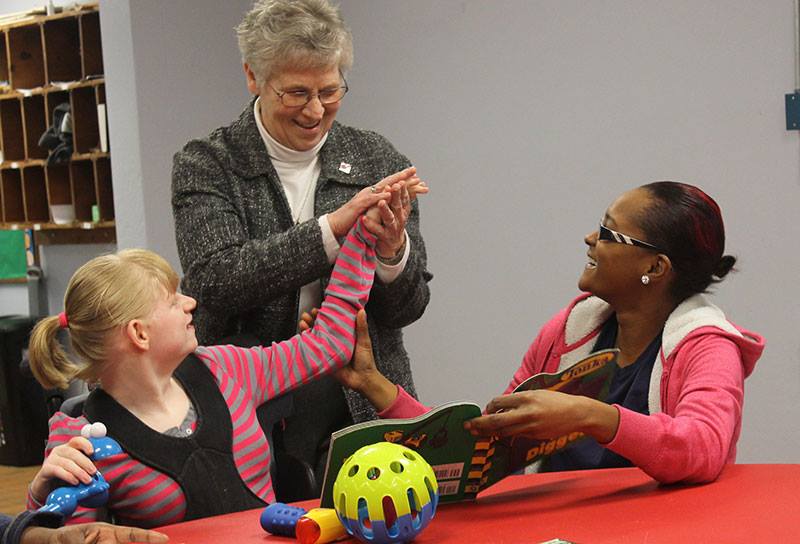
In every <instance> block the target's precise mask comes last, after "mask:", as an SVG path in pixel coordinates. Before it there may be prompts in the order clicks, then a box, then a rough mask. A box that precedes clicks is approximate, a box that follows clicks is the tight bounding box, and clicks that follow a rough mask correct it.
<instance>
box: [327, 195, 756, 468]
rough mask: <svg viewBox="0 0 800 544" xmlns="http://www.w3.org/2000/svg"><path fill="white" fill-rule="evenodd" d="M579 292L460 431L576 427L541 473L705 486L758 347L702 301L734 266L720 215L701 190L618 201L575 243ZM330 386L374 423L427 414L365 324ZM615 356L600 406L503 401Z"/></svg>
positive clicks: (718, 464) (727, 440) (547, 394)
mask: <svg viewBox="0 0 800 544" xmlns="http://www.w3.org/2000/svg"><path fill="white" fill-rule="evenodd" d="M584 240H585V242H586V245H587V246H588V251H587V256H588V262H587V263H586V266H585V268H584V270H583V273H582V274H581V277H580V280H579V281H578V286H579V288H580V289H581V291H584V293H583V294H581V295H580V296H578V297H577V298H576V299H575V300H573V301H572V302H571V303H570V304H569V306H567V307H566V308H565V309H564V310H562V311H561V312H559V313H558V314H557V315H556V316H555V317H554V318H553V319H551V320H550V321H549V322H548V323H547V324H546V325H545V326H544V327H543V328H542V329H541V331H540V332H539V335H538V336H537V337H536V339H535V340H534V342H533V344H532V345H531V346H530V348H529V349H528V352H527V353H526V354H525V357H524V359H523V361H522V365H521V366H520V368H519V369H518V370H517V372H516V373H515V374H514V376H513V378H512V380H511V383H510V384H509V386H508V388H507V389H506V394H505V395H503V396H500V397H497V398H495V399H493V400H492V401H491V402H490V403H489V405H488V406H487V408H486V414H485V415H483V416H481V417H478V418H476V419H473V420H471V421H469V422H467V424H466V427H467V428H468V429H469V430H470V431H471V432H472V433H473V434H478V435H500V436H511V435H519V434H525V435H530V436H533V437H535V438H554V437H558V436H562V435H565V434H568V433H572V432H583V433H585V434H586V435H588V436H589V437H590V439H587V440H583V441H578V442H577V443H576V444H575V445H573V446H570V447H568V448H566V449H564V450H561V451H560V452H557V453H555V454H553V455H552V456H550V457H549V458H548V459H547V460H546V461H545V462H544V463H543V464H542V465H541V466H540V467H538V469H539V470H543V471H556V470H578V469H590V468H610V467H624V466H638V467H640V468H641V469H642V470H644V471H645V472H647V473H648V474H649V475H650V476H652V477H653V478H655V479H657V480H659V481H662V482H678V481H684V482H705V481H711V480H714V479H716V478H717V476H718V475H719V474H720V472H721V471H722V469H723V467H724V466H725V464H726V463H731V462H734V460H735V458H736V442H737V440H738V438H739V433H740V429H741V419H742V405H743V401H744V379H745V377H747V376H748V375H749V374H750V373H751V372H752V371H753V367H754V366H755V363H756V361H757V360H758V358H759V357H760V356H761V352H762V351H763V349H764V340H763V338H762V337H761V336H759V335H758V334H755V333H752V332H750V331H747V330H745V329H742V328H740V327H738V326H736V325H734V324H733V323H731V322H730V321H728V319H727V318H726V317H725V315H724V314H723V312H722V311H721V310H720V309H719V308H717V307H716V306H714V305H713V304H711V303H710V302H709V301H708V300H707V299H706V298H705V297H704V296H703V295H702V293H704V292H706V291H707V289H708V287H709V286H711V285H712V284H714V283H716V282H719V281H721V280H722V279H723V278H724V277H725V276H726V275H727V274H728V272H730V270H731V269H732V268H733V265H734V263H735V261H736V259H735V258H734V257H732V256H730V255H724V254H723V252H724V246H725V232H724V226H723V222H722V215H721V213H720V210H719V207H718V206H717V203H716V202H714V200H713V199H712V198H711V197H709V196H708V195H707V194H705V193H704V192H703V191H701V190H700V189H698V188H697V187H694V186H691V185H687V184H684V183H675V182H668V181H665V182H656V183H650V184H648V185H644V186H642V187H639V188H636V189H633V190H631V191H628V192H626V193H624V194H623V195H622V196H620V197H619V198H617V200H615V201H614V203H613V204H611V206H610V207H609V208H608V210H607V211H606V213H605V215H604V216H603V218H602V220H601V222H600V226H599V229H598V230H596V231H594V232H592V233H590V234H588V235H587V236H586V238H585V239H584ZM360 334H361V335H362V340H361V342H360V348H359V349H357V350H356V357H355V359H354V360H353V362H352V363H351V365H350V366H348V367H345V368H344V369H343V370H342V371H341V372H340V375H339V379H340V380H341V381H342V382H344V383H345V384H346V385H348V386H350V387H352V388H353V389H356V390H357V391H360V392H362V393H363V394H364V395H366V396H367V398H369V399H370V401H371V402H372V403H373V404H374V405H375V406H376V408H377V409H378V410H380V411H381V412H380V415H381V416H382V417H412V416H415V415H419V414H421V413H424V412H425V411H426V410H427V408H426V407H424V406H423V405H421V404H420V403H419V402H417V401H416V400H414V399H413V398H412V397H411V396H410V395H408V394H407V393H406V392H405V391H403V389H402V388H401V387H398V386H396V385H394V384H393V383H391V382H389V381H388V380H386V379H385V378H384V377H383V376H382V375H380V373H378V372H377V371H376V370H375V366H374V364H372V362H371V353H370V351H369V349H368V347H369V346H368V339H367V337H366V330H365V327H362V328H361V330H360ZM606 348H618V349H619V350H620V352H619V366H620V369H619V370H618V371H617V373H616V374H615V376H614V380H613V383H612V385H611V388H610V393H609V397H608V399H607V401H606V402H601V401H598V400H595V399H590V398H587V397H580V396H574V395H567V394H564V393H558V392H553V391H528V392H524V393H515V394H508V393H509V392H510V391H511V390H513V389H514V387H516V386H517V384H519V383H520V382H522V381H523V380H525V379H526V378H528V377H529V376H531V375H533V374H536V373H539V372H555V371H557V370H562V369H564V368H566V367H567V366H569V365H571V364H573V363H575V362H577V361H578V360H580V359H581V358H583V357H585V356H586V355H588V354H589V353H591V352H593V351H597V350H600V349H606Z"/></svg>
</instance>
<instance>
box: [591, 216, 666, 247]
mask: <svg viewBox="0 0 800 544" xmlns="http://www.w3.org/2000/svg"><path fill="white" fill-rule="evenodd" d="M598 233H599V234H598V236H597V239H598V240H605V241H607V242H616V243H618V244H626V245H629V246H639V247H644V248H647V249H652V250H654V251H658V252H659V253H663V251H661V250H660V249H658V248H657V247H656V246H654V245H653V244H648V243H647V242H643V241H641V240H638V239H636V238H634V237H632V236H628V235H627V234H622V233H621V232H617V231H615V230H611V229H610V228H608V227H606V226H605V225H603V223H602V222H601V223H600V228H599V229H598Z"/></svg>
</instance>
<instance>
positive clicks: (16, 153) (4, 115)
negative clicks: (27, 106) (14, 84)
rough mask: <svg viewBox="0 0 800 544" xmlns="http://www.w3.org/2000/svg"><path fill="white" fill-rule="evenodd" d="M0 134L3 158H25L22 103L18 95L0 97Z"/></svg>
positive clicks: (9, 159)
mask: <svg viewBox="0 0 800 544" xmlns="http://www.w3.org/2000/svg"><path fill="white" fill-rule="evenodd" d="M0 134H2V142H3V143H2V149H3V160H4V161H21V160H25V139H24V136H23V135H24V132H23V129H22V103H21V102H20V99H19V98H18V97H11V98H5V99H0Z"/></svg>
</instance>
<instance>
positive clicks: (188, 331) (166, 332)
mask: <svg viewBox="0 0 800 544" xmlns="http://www.w3.org/2000/svg"><path fill="white" fill-rule="evenodd" d="M196 307H197V301H195V299H193V298H192V297H189V296H186V295H183V294H181V293H168V292H167V291H166V290H164V289H161V290H160V293H159V295H158V296H157V299H156V304H155V308H154V309H153V311H152V312H151V313H150V315H149V316H148V317H147V319H146V320H145V323H146V326H147V330H148V333H149V338H150V349H151V353H153V355H154V356H155V357H156V358H158V359H160V360H163V361H170V362H174V361H182V360H183V359H184V358H185V357H186V356H187V355H189V354H190V353H192V352H193V351H194V350H195V349H197V337H196V336H195V332H194V325H192V311H194V309H195V308H196Z"/></svg>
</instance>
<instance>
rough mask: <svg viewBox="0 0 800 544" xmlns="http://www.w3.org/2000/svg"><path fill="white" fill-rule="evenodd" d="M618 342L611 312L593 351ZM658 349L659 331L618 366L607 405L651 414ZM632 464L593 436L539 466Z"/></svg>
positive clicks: (551, 468) (567, 467)
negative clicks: (635, 355) (649, 400)
mask: <svg viewBox="0 0 800 544" xmlns="http://www.w3.org/2000/svg"><path fill="white" fill-rule="evenodd" d="M616 343H617V316H616V314H614V315H612V316H611V317H610V318H609V319H608V321H606V322H605V324H604V325H603V328H602V330H601V331H600V334H598V336H597V341H596V342H595V344H594V348H593V351H599V350H601V349H608V348H613V347H614V345H615V344H616ZM660 349H661V332H659V333H658V335H656V337H655V338H654V339H653V341H652V342H650V345H649V346H647V347H646V348H645V350H644V351H643V352H642V353H641V354H640V355H639V357H638V358H637V359H636V362H635V363H633V364H632V365H628V366H626V367H625V368H619V369H617V371H616V373H615V374H614V379H613V380H612V382H611V386H610V388H609V391H608V398H607V399H606V402H607V403H608V404H619V405H620V406H624V407H625V408H627V409H629V410H633V411H634V412H639V413H640V414H645V415H650V410H649V408H648V406H647V394H648V391H649V390H650V374H651V373H652V371H653V363H655V361H656V357H657V356H658V352H659V350H660ZM631 466H633V463H631V462H630V461H628V459H626V458H625V457H623V456H621V455H617V454H616V453H614V452H613V451H611V450H608V449H606V448H604V447H603V446H601V445H600V444H598V443H597V441H596V440H595V439H594V438H591V437H589V438H584V439H583V440H580V441H579V442H577V443H576V444H575V445H573V446H569V447H568V448H566V449H564V450H563V451H560V452H558V453H554V454H553V455H551V456H550V457H549V458H548V459H546V460H545V461H544V463H543V465H542V472H555V471H560V470H584V469H591V468H617V467H631Z"/></svg>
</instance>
